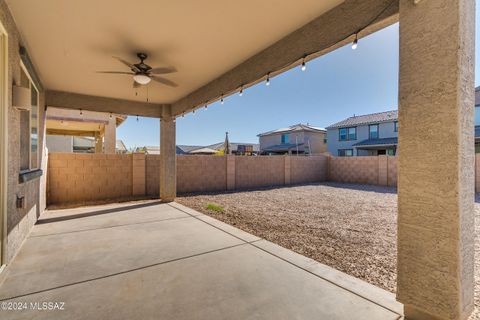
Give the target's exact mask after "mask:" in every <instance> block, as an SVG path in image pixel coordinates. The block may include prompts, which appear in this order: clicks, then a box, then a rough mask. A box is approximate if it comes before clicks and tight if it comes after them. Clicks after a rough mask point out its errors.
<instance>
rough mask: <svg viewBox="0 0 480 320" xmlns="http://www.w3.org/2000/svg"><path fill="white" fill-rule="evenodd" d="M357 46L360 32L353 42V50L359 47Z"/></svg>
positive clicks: (356, 34)
mask: <svg viewBox="0 0 480 320" xmlns="http://www.w3.org/2000/svg"><path fill="white" fill-rule="evenodd" d="M357 47H358V33H355V40H353V43H352V50H355V49H357Z"/></svg>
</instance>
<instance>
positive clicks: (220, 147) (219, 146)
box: [205, 142, 260, 152]
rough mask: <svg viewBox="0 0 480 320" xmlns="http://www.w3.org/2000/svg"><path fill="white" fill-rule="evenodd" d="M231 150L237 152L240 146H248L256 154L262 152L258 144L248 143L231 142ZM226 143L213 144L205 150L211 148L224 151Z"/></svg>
mask: <svg viewBox="0 0 480 320" xmlns="http://www.w3.org/2000/svg"><path fill="white" fill-rule="evenodd" d="M229 144H230V150H231V151H237V150H238V146H239V145H246V146H253V151H254V152H259V151H260V145H259V144H258V143H247V142H230V143H229ZM223 147H224V142H219V143H215V144H211V145H209V146H205V148H210V149H214V150H223Z"/></svg>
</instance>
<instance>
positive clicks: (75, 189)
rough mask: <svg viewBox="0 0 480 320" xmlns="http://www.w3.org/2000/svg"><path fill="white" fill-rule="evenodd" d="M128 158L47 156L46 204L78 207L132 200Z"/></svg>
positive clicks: (53, 154)
mask: <svg viewBox="0 0 480 320" xmlns="http://www.w3.org/2000/svg"><path fill="white" fill-rule="evenodd" d="M132 164H133V162H132V155H116V154H75V153H50V154H49V161H48V178H47V179H48V190H47V203H48V204H49V205H52V204H62V205H63V204H70V203H72V204H73V203H75V204H79V203H80V204H81V203H87V202H94V201H100V200H108V199H112V200H113V199H123V198H128V197H131V196H132V190H133V180H132V177H133V166H132Z"/></svg>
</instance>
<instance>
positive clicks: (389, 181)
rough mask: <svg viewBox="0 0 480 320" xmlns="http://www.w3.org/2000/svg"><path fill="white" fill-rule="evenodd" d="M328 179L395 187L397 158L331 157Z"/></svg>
mask: <svg viewBox="0 0 480 320" xmlns="http://www.w3.org/2000/svg"><path fill="white" fill-rule="evenodd" d="M328 180H329V181H335V182H344V183H363V184H374V185H382V186H392V187H393V186H396V185H397V158H396V157H390V156H371V157H338V158H337V157H329V159H328Z"/></svg>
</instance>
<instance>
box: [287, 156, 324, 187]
mask: <svg viewBox="0 0 480 320" xmlns="http://www.w3.org/2000/svg"><path fill="white" fill-rule="evenodd" d="M289 158H290V183H291V184H299V183H306V182H320V181H326V180H327V168H328V163H327V162H328V157H327V156H310V157H289Z"/></svg>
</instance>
